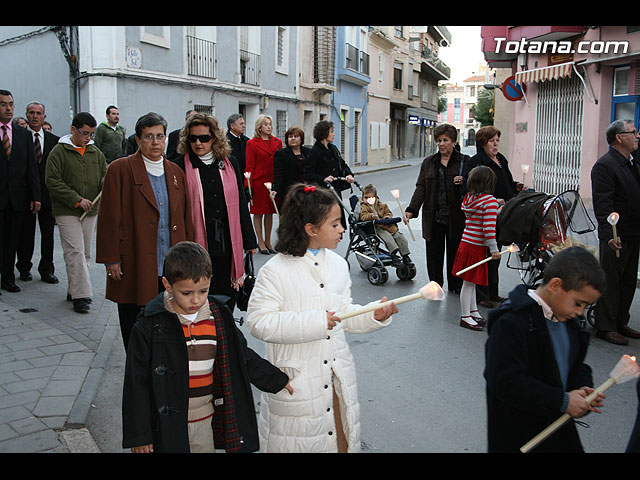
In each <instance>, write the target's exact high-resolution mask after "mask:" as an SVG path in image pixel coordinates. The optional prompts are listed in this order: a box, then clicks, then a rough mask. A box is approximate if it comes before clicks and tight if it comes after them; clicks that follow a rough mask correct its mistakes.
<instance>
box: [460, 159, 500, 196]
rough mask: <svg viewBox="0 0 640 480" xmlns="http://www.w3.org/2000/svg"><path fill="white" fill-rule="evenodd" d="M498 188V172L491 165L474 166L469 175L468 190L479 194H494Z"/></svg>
mask: <svg viewBox="0 0 640 480" xmlns="http://www.w3.org/2000/svg"><path fill="white" fill-rule="evenodd" d="M495 189H496V174H495V173H494V172H493V170H491V169H490V168H489V167H486V166H484V165H478V166H477V167H473V168H472V169H471V171H470V172H469V177H467V191H468V192H469V193H471V194H474V195H478V194H481V193H487V194H492V193H493V192H494V190H495Z"/></svg>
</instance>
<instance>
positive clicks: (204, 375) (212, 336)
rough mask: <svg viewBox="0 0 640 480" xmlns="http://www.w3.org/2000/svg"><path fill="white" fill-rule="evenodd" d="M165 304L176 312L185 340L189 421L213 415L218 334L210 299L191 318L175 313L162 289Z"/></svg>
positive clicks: (172, 310) (168, 308)
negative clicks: (214, 370)
mask: <svg viewBox="0 0 640 480" xmlns="http://www.w3.org/2000/svg"><path fill="white" fill-rule="evenodd" d="M165 307H166V308H167V310H168V311H170V312H172V313H176V315H177V316H178V319H179V320H180V324H181V325H182V332H183V333H184V337H185V342H186V344H187V354H188V359H189V414H188V419H189V421H190V422H194V421H199V420H204V419H205V418H209V417H211V416H212V415H213V404H212V400H213V395H212V393H213V364H214V361H215V358H216V350H217V336H216V326H215V320H214V318H213V315H212V312H211V309H210V307H209V302H205V303H204V305H202V307H200V310H198V313H197V316H196V318H195V319H194V320H190V319H189V318H187V317H185V316H184V315H181V314H180V313H177V312H176V311H175V309H174V308H173V305H172V304H171V301H170V300H169V295H168V293H167V292H165Z"/></svg>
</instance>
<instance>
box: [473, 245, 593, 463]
mask: <svg viewBox="0 0 640 480" xmlns="http://www.w3.org/2000/svg"><path fill="white" fill-rule="evenodd" d="M604 285H605V279H604V272H603V271H602V269H601V268H600V267H599V265H598V261H597V259H596V258H595V257H594V256H593V254H591V253H590V252H589V251H587V250H586V249H584V248H581V247H571V248H568V249H565V250H562V251H561V252H559V253H558V254H557V255H555V256H554V257H553V259H552V260H551V262H550V263H549V265H548V266H547V268H546V269H545V273H544V280H543V284H542V285H541V286H539V287H538V288H536V289H532V288H529V287H527V286H526V285H518V286H517V287H516V288H515V289H514V290H513V291H511V293H510V294H509V298H508V300H506V301H505V302H504V303H503V304H502V305H501V306H500V307H499V308H498V309H496V310H491V311H490V312H489V319H488V323H487V329H488V334H489V338H488V340H487V343H486V345H485V359H486V365H485V371H484V377H485V379H486V382H487V386H486V395H487V430H488V451H489V453H496V452H501V453H506V452H518V451H519V450H520V448H521V447H522V446H524V445H525V444H526V443H528V442H529V440H531V439H532V438H534V437H535V436H536V435H538V434H539V433H540V432H541V431H542V430H544V429H545V428H546V427H548V426H549V425H550V424H552V423H553V422H554V421H555V420H557V419H558V418H559V417H560V416H561V415H562V414H563V413H567V414H569V415H570V416H571V417H573V418H579V417H582V416H583V415H585V414H586V413H589V411H595V412H599V410H597V408H596V407H599V406H601V404H602V401H601V400H602V398H603V395H602V394H599V395H598V397H597V398H596V400H594V401H593V402H592V403H591V404H588V403H587V401H586V399H585V398H586V396H587V395H588V394H590V393H591V392H593V388H592V387H593V379H592V373H591V367H589V365H587V364H585V363H584V359H585V356H586V354H587V346H588V342H589V334H588V333H587V332H585V331H583V330H582V329H581V328H580V323H579V321H578V318H579V317H581V316H582V315H583V314H584V309H585V308H586V307H587V306H588V305H590V304H591V303H593V302H595V301H596V300H597V299H598V297H599V296H600V293H601V292H602V290H603V289H604ZM532 451H534V452H536V453H540V452H567V453H568V452H582V451H583V447H582V444H581V442H580V437H579V436H578V432H577V430H576V427H575V424H574V422H573V421H572V420H570V421H569V422H567V423H566V424H565V425H564V426H562V427H560V428H559V429H558V430H557V431H556V432H555V433H553V434H552V435H551V436H550V437H548V438H547V439H546V440H545V441H543V442H542V443H541V444H539V445H538V446H537V447H536V448H535V449H533V450H532Z"/></svg>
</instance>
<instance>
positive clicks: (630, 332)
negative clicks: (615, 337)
mask: <svg viewBox="0 0 640 480" xmlns="http://www.w3.org/2000/svg"><path fill="white" fill-rule="evenodd" d="M618 333H619V334H620V335H622V336H623V337H629V338H640V332H638V331H636V330H634V329H633V328H629V327H627V326H626V325H624V326H622V327H620V328H619V329H618Z"/></svg>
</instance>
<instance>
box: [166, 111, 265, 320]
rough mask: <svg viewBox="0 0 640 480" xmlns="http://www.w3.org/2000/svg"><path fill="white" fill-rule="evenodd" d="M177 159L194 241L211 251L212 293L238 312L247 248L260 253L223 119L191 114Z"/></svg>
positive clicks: (181, 134) (181, 132) (240, 177)
mask: <svg viewBox="0 0 640 480" xmlns="http://www.w3.org/2000/svg"><path fill="white" fill-rule="evenodd" d="M179 138H180V139H179V141H178V146H177V149H176V151H177V152H178V153H179V154H180V156H179V157H178V158H177V159H176V160H175V163H177V164H178V165H179V166H180V167H181V168H182V169H183V170H184V171H185V176H186V180H187V192H188V195H189V201H190V205H191V216H192V219H193V226H194V241H196V242H197V243H199V244H200V245H202V246H203V247H204V248H205V249H206V250H207V251H208V252H209V255H211V262H212V264H213V276H212V277H211V286H210V289H209V292H210V294H221V295H226V296H228V297H229V298H230V302H229V303H228V305H229V307H230V308H231V310H232V311H233V308H234V307H235V303H236V300H237V298H238V292H239V288H240V286H241V285H242V282H243V276H244V259H243V257H244V252H248V251H251V253H254V252H255V249H256V247H257V242H256V237H255V234H254V232H253V227H252V225H251V216H250V215H249V209H248V208H247V200H246V197H245V195H244V189H243V188H242V172H240V171H239V169H238V162H237V160H236V159H235V157H233V156H232V155H231V147H230V146H229V142H228V140H227V138H226V135H225V134H224V132H223V130H222V129H221V128H220V124H219V123H218V120H217V119H216V118H215V117H213V116H211V115H207V114H203V113H196V114H194V115H192V116H191V117H189V118H188V119H187V121H186V122H185V125H184V127H183V128H182V130H181V131H180V137H179Z"/></svg>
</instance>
